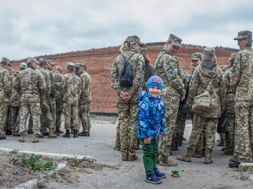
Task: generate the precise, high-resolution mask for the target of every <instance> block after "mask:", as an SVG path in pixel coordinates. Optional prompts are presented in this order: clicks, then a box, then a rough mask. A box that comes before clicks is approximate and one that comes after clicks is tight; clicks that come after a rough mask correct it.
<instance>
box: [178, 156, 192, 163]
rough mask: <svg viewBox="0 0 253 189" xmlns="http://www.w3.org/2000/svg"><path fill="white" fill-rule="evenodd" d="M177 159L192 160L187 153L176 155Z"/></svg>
mask: <svg viewBox="0 0 253 189" xmlns="http://www.w3.org/2000/svg"><path fill="white" fill-rule="evenodd" d="M177 159H178V160H179V161H186V162H191V161H192V159H191V156H189V155H187V154H185V155H178V156H177Z"/></svg>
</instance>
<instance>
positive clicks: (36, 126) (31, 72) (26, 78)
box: [15, 58, 46, 143]
mask: <svg viewBox="0 0 253 189" xmlns="http://www.w3.org/2000/svg"><path fill="white" fill-rule="evenodd" d="M36 66H37V65H36V59H34V58H28V59H27V69H25V70H23V71H21V72H20V73H19V74H18V75H17V78H16V82H15V90H16V91H17V93H18V94H19V95H20V103H21V106H20V111H19V114H20V125H19V134H20V138H19V142H25V134H26V130H27V128H26V123H27V119H28V115H29V114H30V115H31V116H30V117H31V118H32V120H33V139H32V142H33V143H37V142H39V140H38V135H40V134H41V133H40V114H41V109H40V100H41V98H46V85H45V80H44V78H43V76H42V74H41V73H40V72H38V71H36V70H35V68H36Z"/></svg>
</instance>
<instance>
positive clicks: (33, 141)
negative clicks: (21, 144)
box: [32, 135, 39, 143]
mask: <svg viewBox="0 0 253 189" xmlns="http://www.w3.org/2000/svg"><path fill="white" fill-rule="evenodd" d="M37 142H39V139H38V138H37V135H33V139H32V143H37Z"/></svg>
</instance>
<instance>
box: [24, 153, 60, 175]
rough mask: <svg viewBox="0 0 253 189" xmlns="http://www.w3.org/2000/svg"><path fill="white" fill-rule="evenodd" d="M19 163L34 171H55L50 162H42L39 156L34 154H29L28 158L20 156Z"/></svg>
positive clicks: (25, 155)
mask: <svg viewBox="0 0 253 189" xmlns="http://www.w3.org/2000/svg"><path fill="white" fill-rule="evenodd" d="M21 163H22V164H23V165H24V166H26V167H28V168H29V169H30V170H34V171H51V170H54V169H55V165H54V164H53V162H52V161H48V162H42V161H41V155H36V154H31V155H30V156H28V155H27V154H23V155H22V156H21Z"/></svg>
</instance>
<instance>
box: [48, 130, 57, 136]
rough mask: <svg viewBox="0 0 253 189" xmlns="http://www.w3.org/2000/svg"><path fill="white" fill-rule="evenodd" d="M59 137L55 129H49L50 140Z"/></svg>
mask: <svg viewBox="0 0 253 189" xmlns="http://www.w3.org/2000/svg"><path fill="white" fill-rule="evenodd" d="M56 137H57V135H56V134H54V130H53V129H49V133H48V138H56Z"/></svg>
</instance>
